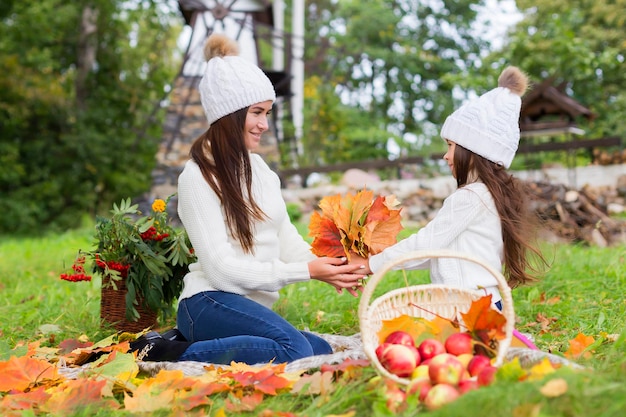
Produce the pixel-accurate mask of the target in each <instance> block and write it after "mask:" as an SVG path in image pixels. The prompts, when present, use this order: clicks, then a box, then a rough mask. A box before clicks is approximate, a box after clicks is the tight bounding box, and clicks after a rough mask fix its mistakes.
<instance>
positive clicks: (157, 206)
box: [152, 198, 166, 213]
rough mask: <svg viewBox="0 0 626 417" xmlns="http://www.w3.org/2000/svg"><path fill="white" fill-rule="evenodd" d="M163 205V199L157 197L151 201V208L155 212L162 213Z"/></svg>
mask: <svg viewBox="0 0 626 417" xmlns="http://www.w3.org/2000/svg"><path fill="white" fill-rule="evenodd" d="M165 206H166V204H165V201H164V200H161V199H160V198H157V199H156V200H154V202H153V203H152V210H154V211H155V212H156V213H163V212H164V211H165Z"/></svg>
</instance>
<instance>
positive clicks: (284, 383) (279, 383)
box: [230, 368, 293, 395]
mask: <svg viewBox="0 0 626 417" xmlns="http://www.w3.org/2000/svg"><path fill="white" fill-rule="evenodd" d="M230 377H231V378H232V379H234V380H235V381H237V382H238V383H239V384H241V385H242V386H244V387H251V388H253V389H254V390H255V391H259V392H262V393H263V394H268V395H277V394H278V392H277V391H278V390H281V389H285V388H291V385H292V384H293V381H290V380H289V379H287V378H284V377H282V376H280V375H277V374H276V369H272V368H264V369H261V370H260V371H258V372H252V371H248V372H237V373H232V374H230Z"/></svg>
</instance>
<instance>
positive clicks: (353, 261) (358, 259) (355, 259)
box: [349, 253, 372, 275]
mask: <svg viewBox="0 0 626 417" xmlns="http://www.w3.org/2000/svg"><path fill="white" fill-rule="evenodd" d="M349 265H359V266H361V267H362V268H363V270H362V272H363V273H364V274H365V275H372V270H371V269H370V262H369V260H368V259H367V258H363V257H362V256H359V255H357V254H356V253H350V263H349Z"/></svg>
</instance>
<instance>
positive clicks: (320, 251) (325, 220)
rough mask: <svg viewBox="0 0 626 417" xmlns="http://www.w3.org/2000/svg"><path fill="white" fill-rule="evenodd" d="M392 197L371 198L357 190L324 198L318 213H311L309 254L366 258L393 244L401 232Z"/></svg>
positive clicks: (393, 197)
mask: <svg viewBox="0 0 626 417" xmlns="http://www.w3.org/2000/svg"><path fill="white" fill-rule="evenodd" d="M396 206H397V200H396V199H395V196H387V197H381V196H378V197H376V198H374V193H373V192H372V191H369V190H361V191H359V192H357V193H356V194H351V193H347V194H346V195H344V196H341V195H340V194H337V195H333V196H327V197H324V198H323V199H322V200H321V201H320V203H319V207H320V209H321V213H320V212H317V211H316V212H313V214H312V215H311V220H310V222H309V236H311V237H313V238H314V240H313V243H312V244H311V251H312V252H313V253H314V254H316V255H317V256H334V257H338V256H347V257H348V258H349V257H350V254H351V253H356V254H358V255H360V256H363V257H367V256H369V255H370V254H376V253H379V252H380V251H382V250H383V249H385V248H386V247H388V246H390V245H392V244H394V243H396V236H397V235H398V233H399V232H400V231H401V230H402V224H401V216H400V210H401V209H400V208H396Z"/></svg>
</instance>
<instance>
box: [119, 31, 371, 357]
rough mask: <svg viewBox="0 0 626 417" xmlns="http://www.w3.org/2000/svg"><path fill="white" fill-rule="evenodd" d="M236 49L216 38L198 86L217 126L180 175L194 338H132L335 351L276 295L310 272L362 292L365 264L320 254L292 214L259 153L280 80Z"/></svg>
mask: <svg viewBox="0 0 626 417" xmlns="http://www.w3.org/2000/svg"><path fill="white" fill-rule="evenodd" d="M236 54H237V45H236V44H235V43H234V41H232V40H231V39H229V38H226V37H225V36H223V35H217V34H214V35H211V36H210V37H209V39H208V40H207V44H206V47H205V56H206V58H207V61H208V62H207V67H206V70H205V73H204V76H203V78H202V81H201V82H200V86H199V89H200V97H201V101H202V105H203V108H204V111H205V113H206V116H207V120H208V122H209V125H210V127H209V129H208V130H207V131H206V132H205V133H204V134H203V135H202V136H200V137H199V138H198V139H196V141H195V142H194V143H193V145H192V147H191V152H190V154H191V160H190V161H188V162H187V164H186V165H185V168H184V170H183V172H182V173H181V175H180V177H179V179H178V214H179V216H180V219H181V221H182V222H183V225H184V227H185V229H186V230H187V233H188V235H189V239H190V241H191V244H192V245H193V248H194V251H195V254H196V256H197V258H198V261H197V263H195V264H192V265H190V268H189V270H190V271H189V273H188V274H187V275H186V276H185V279H184V288H183V291H182V294H181V296H180V299H179V306H178V314H177V326H178V330H179V331H180V333H181V334H182V335H183V336H184V338H185V339H186V340H187V341H177V340H168V339H167V338H165V337H161V336H160V335H159V334H158V333H155V332H152V333H150V334H148V335H147V336H146V337H144V338H141V339H140V340H138V341H136V342H134V343H133V344H131V348H132V349H133V350H137V351H139V354H138V356H141V359H143V360H152V361H159V360H161V361H163V360H167V361H175V360H181V361H182V360H186V361H199V362H209V363H221V364H228V363H230V362H231V361H236V362H245V363H249V364H255V363H260V362H269V361H274V362H275V363H282V362H290V361H293V360H296V359H300V358H303V357H307V356H311V355H319V354H328V353H332V349H331V348H330V346H329V344H328V343H327V342H326V341H325V340H323V339H322V338H320V337H318V336H316V335H314V334H312V333H308V332H304V331H299V330H297V329H296V328H295V327H294V326H293V325H291V324H290V323H289V322H287V321H286V320H285V319H283V318H282V317H280V316H279V315H278V314H277V313H275V312H274V311H273V310H272V309H271V307H272V304H273V303H274V302H275V301H276V300H277V299H278V291H279V290H280V289H281V288H283V287H284V286H285V285H288V284H293V283H297V282H306V281H309V280H310V279H316V280H319V281H323V282H326V283H328V284H330V285H332V286H333V287H335V288H336V289H337V291H338V292H339V293H341V292H342V290H343V289H346V290H347V291H348V292H349V293H351V294H352V295H354V296H356V295H357V294H358V293H357V291H355V289H354V288H358V287H359V286H360V285H361V280H362V279H363V278H364V274H363V273H362V271H363V268H362V267H360V266H358V265H356V266H355V265H348V264H346V263H345V258H344V259H336V258H316V257H315V256H314V255H313V254H312V253H311V251H310V246H309V244H308V243H307V242H306V241H305V240H304V239H303V238H302V236H301V235H300V234H299V233H298V231H297V229H296V228H295V227H294V226H293V225H292V224H291V222H290V220H289V216H288V214H287V209H286V205H285V202H284V200H283V198H282V193H281V187H280V180H279V178H278V176H277V175H276V174H275V173H274V172H273V171H271V170H270V168H269V167H268V166H267V164H266V163H265V162H264V161H263V159H261V157H260V156H259V155H256V154H254V153H251V152H252V151H254V150H255V149H256V148H257V147H258V146H259V143H260V140H261V135H262V134H263V132H264V131H266V130H267V129H268V115H269V114H270V112H271V110H272V105H273V102H274V100H275V97H276V96H275V92H274V88H273V86H272V84H271V82H270V80H269V79H268V78H267V76H266V75H265V74H264V73H263V72H262V71H261V69H260V68H258V67H257V66H255V65H253V64H251V63H249V62H247V61H246V60H244V59H242V58H240V57H239V56H237V55H236Z"/></svg>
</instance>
